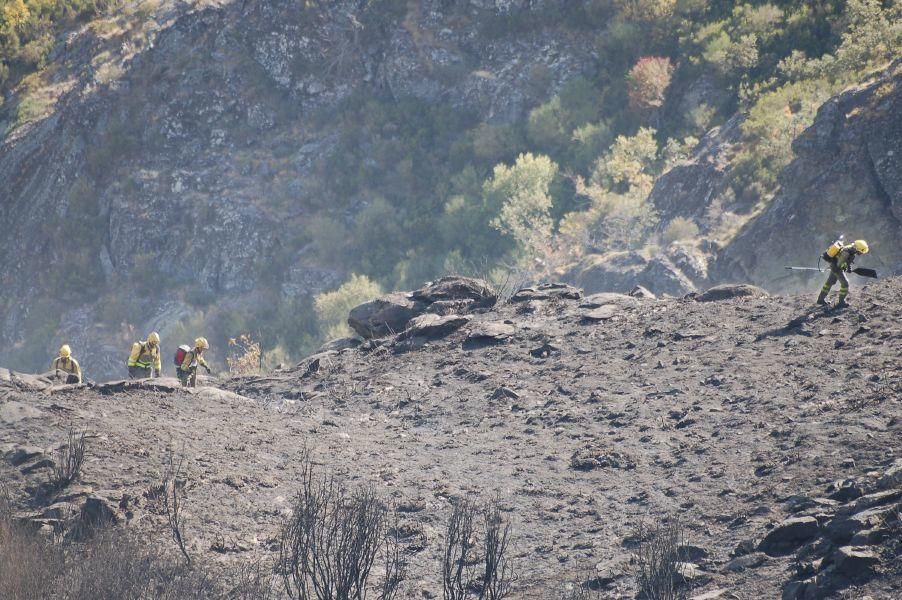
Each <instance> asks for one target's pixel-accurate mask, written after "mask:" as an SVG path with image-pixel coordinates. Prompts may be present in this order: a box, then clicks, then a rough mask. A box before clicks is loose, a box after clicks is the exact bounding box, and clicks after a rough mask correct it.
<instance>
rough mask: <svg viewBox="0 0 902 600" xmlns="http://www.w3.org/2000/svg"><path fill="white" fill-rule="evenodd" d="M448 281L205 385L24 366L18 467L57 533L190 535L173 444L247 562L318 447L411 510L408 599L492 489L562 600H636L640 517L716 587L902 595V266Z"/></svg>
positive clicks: (208, 552) (522, 584) (7, 467)
mask: <svg viewBox="0 0 902 600" xmlns="http://www.w3.org/2000/svg"><path fill="white" fill-rule="evenodd" d="M441 283H442V282H440V284H441ZM445 283H447V282H445ZM445 289H450V288H447V287H446V288H445ZM430 290H432V291H434V288H425V291H421V292H420V293H418V294H415V295H413V296H404V295H400V296H395V297H394V299H388V300H386V301H385V302H384V303H383V304H381V305H379V306H377V307H375V308H374V307H373V306H371V307H369V312H367V310H368V309H360V310H357V309H355V316H356V319H357V320H356V325H357V327H362V326H363V325H362V324H363V323H365V322H366V318H367V315H370V316H372V315H373V314H375V313H374V311H377V312H378V311H379V310H381V311H383V312H382V313H379V314H383V315H387V314H389V312H391V314H392V318H400V319H401V320H402V321H403V320H410V322H409V323H408V324H407V327H406V329H405V330H404V331H402V333H400V334H397V335H389V336H388V337H383V338H377V339H371V340H367V341H365V342H363V343H362V344H361V345H359V346H357V347H356V348H346V349H343V350H327V351H326V352H324V353H321V354H319V355H315V356H313V357H310V358H309V359H306V360H305V361H303V362H302V363H301V364H299V365H298V366H297V367H295V368H293V369H290V370H286V371H280V372H276V373H273V374H271V375H267V376H261V377H252V378H242V379H232V380H228V381H219V382H216V381H212V380H210V381H207V382H205V383H208V384H210V385H209V386H207V387H201V388H198V389H197V390H195V391H192V392H186V391H183V390H179V389H177V388H176V386H175V382H174V381H172V380H168V379H163V380H158V381H156V382H154V384H153V385H150V384H131V385H129V384H124V383H112V384H104V385H99V386H53V385H52V384H50V383H49V382H48V381H46V380H43V379H42V378H38V377H33V376H26V375H20V374H16V373H9V372H8V371H5V370H0V451H2V453H3V460H0V479H2V480H3V481H4V482H6V483H7V484H9V486H10V488H11V489H12V491H13V495H14V498H15V501H16V503H17V506H18V508H19V510H20V511H21V512H20V516H21V517H22V518H24V519H27V520H31V521H33V522H35V523H36V524H37V525H43V526H45V527H46V528H48V529H52V528H53V527H58V526H63V525H64V524H65V523H67V522H70V521H71V520H73V519H75V520H77V519H78V518H79V515H82V516H84V515H96V514H98V513H101V514H106V515H107V516H110V517H111V518H113V519H114V520H116V521H117V522H118V523H120V525H125V526H127V527H132V528H137V529H139V530H141V531H145V532H148V533H152V534H154V535H159V536H160V538H161V539H164V540H165V542H164V543H167V544H171V543H172V542H171V540H169V539H168V538H166V537H165V536H166V534H165V532H164V517H163V516H162V515H161V514H159V511H158V509H157V507H156V505H155V504H154V503H153V501H152V497H153V495H154V490H155V489H156V487H157V486H158V485H159V482H160V480H161V472H162V470H163V468H164V467H163V464H164V461H165V457H166V455H167V452H170V451H171V452H174V453H175V454H176V455H178V456H183V457H184V459H185V461H186V462H185V464H186V468H187V486H188V500H187V508H186V510H187V511H188V516H187V519H188V520H187V532H188V538H189V544H188V545H189V551H190V552H191V553H193V554H194V555H195V556H196V557H200V558H202V559H206V560H210V561H214V562H221V563H223V564H231V563H233V562H235V561H240V560H246V559H248V558H250V557H252V556H264V557H266V556H271V553H272V552H273V551H274V550H276V549H277V537H278V531H279V524H280V522H281V520H282V519H283V518H284V514H285V512H286V510H287V508H288V506H289V502H290V498H291V497H292V494H293V492H294V490H295V486H296V483H297V477H298V469H299V464H298V458H299V456H300V455H301V451H302V449H303V448H304V447H308V448H310V449H312V450H313V452H314V455H315V457H316V460H317V461H318V463H320V464H321V465H322V467H323V468H324V469H329V470H332V471H334V472H336V473H338V474H341V475H342V476H346V477H347V478H348V479H349V480H350V481H352V482H356V483H360V482H374V483H375V484H376V486H377V488H378V489H379V490H380V492H381V493H383V494H384V495H385V496H386V497H388V498H390V499H392V500H393V501H394V502H396V503H397V505H398V507H399V510H401V511H402V513H401V515H402V523H403V525H404V527H405V531H406V532H407V533H408V534H409V536H408V538H407V539H406V545H407V551H408V557H409V560H410V562H411V572H410V577H409V580H408V582H407V587H406V589H405V592H404V597H405V598H431V597H436V596H438V597H441V586H440V583H439V578H438V573H439V566H438V565H439V555H440V552H441V543H442V536H443V530H444V526H445V520H446V519H447V516H448V514H449V511H450V505H451V503H452V502H453V501H454V500H455V499H457V498H461V497H472V498H477V499H487V498H489V497H491V496H493V495H498V496H499V497H500V499H501V502H502V506H503V507H504V510H505V515H506V516H507V517H509V518H510V519H511V521H512V522H513V524H514V546H513V550H514V555H515V557H516V563H517V568H518V573H519V579H518V582H517V584H516V589H515V593H514V595H513V597H515V598H525V599H540V598H542V599H546V598H554V597H557V596H556V590H558V589H560V587H561V586H562V585H563V584H565V583H566V582H568V581H573V580H575V579H576V578H578V577H580V576H581V574H584V573H585V572H586V571H587V570H588V571H590V572H592V573H593V577H595V583H596V585H598V586H600V587H601V594H602V597H606V598H632V597H634V596H635V586H634V583H633V581H632V577H631V573H632V571H633V566H632V565H631V564H630V553H631V550H632V548H633V547H634V544H635V541H636V540H635V532H636V528H637V525H638V524H639V523H640V522H643V521H644V522H657V521H661V520H663V519H665V518H679V520H681V521H682V522H683V523H684V524H685V526H686V528H687V534H688V542H689V543H690V544H691V546H693V548H692V552H691V557H690V558H691V560H692V562H693V563H694V566H687V567H685V568H684V573H685V574H686V575H687V576H688V578H689V586H690V587H691V591H690V595H691V596H693V595H698V596H699V597H704V598H718V597H721V598H734V599H753V598H779V597H781V595H782V597H784V598H815V597H816V598H865V597H868V596H870V597H871V598H873V599H883V598H886V599H888V598H897V597H899V595H900V594H902V562H900V553H902V548H900V546H899V539H900V536H899V531H900V529H899V520H898V519H899V510H900V506H902V505H900V499H902V475H900V469H902V457H900V456H899V439H900V430H902V406H900V401H902V372H900V369H899V366H900V365H899V357H900V355H902V319H900V309H899V306H900V301H902V280H900V279H889V280H882V281H880V282H878V283H874V284H871V285H869V286H867V287H864V288H858V287H856V288H855V289H854V290H853V295H852V297H851V299H852V301H853V307H852V308H849V309H847V310H839V311H837V310H830V309H828V310H822V309H813V308H812V306H811V298H810V294H808V295H804V296H786V297H783V296H773V297H767V296H766V295H765V294H763V293H762V291H761V290H758V289H756V288H752V287H738V288H728V289H726V290H720V291H719V292H718V291H717V290H715V291H714V292H711V293H708V294H705V295H701V296H697V297H694V298H693V297H687V298H683V299H653V298H649V297H645V296H644V295H643V294H641V293H640V294H637V295H635V296H625V295H613V294H600V295H595V296H589V297H585V296H583V295H582V294H580V292H579V291H578V290H575V289H573V288H567V287H564V286H547V287H544V288H540V289H532V290H523V291H520V292H518V293H517V294H515V295H514V296H513V297H512V298H511V299H510V301H505V302H501V303H499V304H498V305H497V306H495V307H493V308H489V307H487V306H485V304H487V302H482V303H481V302H480V301H479V296H480V294H481V292H478V291H477V293H476V294H475V295H470V296H469V297H464V296H465V294H464V295H463V296H461V295H458V296H457V297H456V298H455V297H451V296H442V295H441V294H436V293H432V292H431V291H430ZM456 293H457V292H455V294H456ZM453 295H454V294H452V296H453ZM473 298H476V299H477V301H476V302H473V301H472V299H473ZM480 304H482V306H480ZM399 307H400V308H399ZM405 307H406V308H405ZM386 310H388V311H389V312H385V311H386ZM392 311H393V312H392ZM405 311H406V312H405ZM429 311H431V312H429ZM401 313H403V314H401ZM417 313H422V314H420V316H416V314H417ZM435 313H439V314H435ZM399 315H401V316H399ZM411 319H412V320H411ZM401 329H404V328H403V327H402V328H401ZM397 330H400V329H397ZM343 345H344V346H347V345H350V344H348V343H343V344H334V345H333V347H341V346H343ZM214 384H215V385H214ZM70 426H71V427H75V428H77V429H84V430H87V431H88V433H89V439H88V445H87V459H86V464H85V466H84V469H83V475H82V477H81V480H80V481H79V482H77V483H75V484H73V485H72V486H70V488H68V489H67V491H66V492H65V493H64V494H63V496H62V497H61V498H56V499H55V503H54V504H53V505H52V506H49V507H48V504H50V503H53V502H54V499H51V498H45V497H43V496H42V493H41V491H42V489H43V484H44V482H45V481H46V470H47V467H48V464H50V463H49V462H48V460H47V459H52V456H53V455H52V453H50V450H51V449H52V448H53V447H54V446H55V445H58V444H59V443H61V442H63V441H64V440H65V437H66V431H67V430H68V428H69V427H70ZM703 594H707V595H703Z"/></svg>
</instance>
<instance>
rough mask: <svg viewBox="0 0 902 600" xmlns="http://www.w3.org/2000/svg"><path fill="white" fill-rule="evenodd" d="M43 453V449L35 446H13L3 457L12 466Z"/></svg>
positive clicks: (33, 458) (22, 463) (36, 457)
mask: <svg viewBox="0 0 902 600" xmlns="http://www.w3.org/2000/svg"><path fill="white" fill-rule="evenodd" d="M43 455H44V449H43V448H39V447H37V446H15V447H13V448H12V449H11V450H9V451H8V452H7V453H6V455H5V457H4V458H6V460H7V462H9V464H11V465H12V466H14V467H18V466H20V465H24V464H25V463H27V462H29V461H32V460H35V459H38V458H40V457H42V456H43Z"/></svg>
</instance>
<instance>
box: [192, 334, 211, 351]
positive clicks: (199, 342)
mask: <svg viewBox="0 0 902 600" xmlns="http://www.w3.org/2000/svg"><path fill="white" fill-rule="evenodd" d="M194 347H195V348H201V349H203V350H206V349H207V348H209V347H210V344H208V343H207V338H204V337H199V338H197V339H196V340H194Z"/></svg>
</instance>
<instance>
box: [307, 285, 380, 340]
mask: <svg viewBox="0 0 902 600" xmlns="http://www.w3.org/2000/svg"><path fill="white" fill-rule="evenodd" d="M380 294H382V288H380V287H379V285H378V284H377V283H375V282H373V281H371V280H370V279H369V278H368V277H367V276H366V275H356V274H352V275H351V278H350V279H348V280H347V281H346V282H344V283H343V284H341V286H339V288H338V289H336V290H333V291H331V292H323V293H321V294H317V295H316V297H315V299H314V302H313V306H314V310H315V311H316V318H317V321H318V322H319V329H320V332H321V333H322V334H323V336H324V337H325V338H326V339H335V338H340V337H346V336H349V335H351V334H352V333H353V332H352V331H351V328H350V327H348V324H347V319H348V313H350V312H351V309H352V308H354V307H355V306H357V305H359V304H362V303H364V302H367V301H369V300H372V299H373V298H376V297H377V296H379V295H380Z"/></svg>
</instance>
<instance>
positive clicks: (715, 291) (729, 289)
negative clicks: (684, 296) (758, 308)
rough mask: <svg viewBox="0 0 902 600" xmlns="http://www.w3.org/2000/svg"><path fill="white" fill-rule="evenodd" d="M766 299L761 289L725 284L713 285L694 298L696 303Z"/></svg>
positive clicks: (765, 294) (740, 284)
mask: <svg viewBox="0 0 902 600" xmlns="http://www.w3.org/2000/svg"><path fill="white" fill-rule="evenodd" d="M746 297H750V298H767V292H766V291H764V290H763V289H761V288H759V287H757V286H754V285H747V284H744V283H738V284H734V283H727V284H723V285H715V286H714V287H712V288H709V289H707V290H706V291H705V292H703V293H701V294H699V295H698V296H696V297H695V301H696V302H719V301H721V300H730V299H732V298H746Z"/></svg>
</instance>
